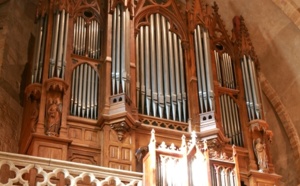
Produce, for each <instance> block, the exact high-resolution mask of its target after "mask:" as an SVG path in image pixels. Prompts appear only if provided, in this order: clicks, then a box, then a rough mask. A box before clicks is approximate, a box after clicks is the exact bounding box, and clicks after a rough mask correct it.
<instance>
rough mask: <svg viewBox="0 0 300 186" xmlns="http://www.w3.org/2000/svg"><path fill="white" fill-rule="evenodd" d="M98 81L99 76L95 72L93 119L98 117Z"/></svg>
mask: <svg viewBox="0 0 300 186" xmlns="http://www.w3.org/2000/svg"><path fill="white" fill-rule="evenodd" d="M98 81H99V78H98V76H97V74H96V75H95V85H94V86H95V96H94V99H95V102H94V103H95V108H94V116H95V119H97V117H98V113H97V111H98V86H97V85H98Z"/></svg>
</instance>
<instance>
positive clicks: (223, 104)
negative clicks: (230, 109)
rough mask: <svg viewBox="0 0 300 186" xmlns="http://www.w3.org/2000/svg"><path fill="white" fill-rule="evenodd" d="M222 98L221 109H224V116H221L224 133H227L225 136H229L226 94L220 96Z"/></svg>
mask: <svg viewBox="0 0 300 186" xmlns="http://www.w3.org/2000/svg"><path fill="white" fill-rule="evenodd" d="M220 100H221V111H222V117H221V119H222V124H223V129H224V134H225V136H227V137H228V128H227V123H226V113H225V103H224V95H222V96H220Z"/></svg>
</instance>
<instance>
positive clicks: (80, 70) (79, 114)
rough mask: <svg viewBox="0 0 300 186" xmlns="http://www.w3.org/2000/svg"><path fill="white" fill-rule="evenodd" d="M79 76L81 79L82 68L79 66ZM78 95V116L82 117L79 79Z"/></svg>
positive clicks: (80, 83) (80, 82)
mask: <svg viewBox="0 0 300 186" xmlns="http://www.w3.org/2000/svg"><path fill="white" fill-rule="evenodd" d="M79 76H80V77H83V66H82V65H80V66H79ZM78 88H79V94H78V116H81V115H82V112H81V110H82V79H81V78H80V81H79V87H78Z"/></svg>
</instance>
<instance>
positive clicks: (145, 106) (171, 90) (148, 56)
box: [136, 13, 188, 122]
mask: <svg viewBox="0 0 300 186" xmlns="http://www.w3.org/2000/svg"><path fill="white" fill-rule="evenodd" d="M149 20H150V23H149V25H145V26H141V27H140V32H139V33H138V34H137V36H136V43H137V44H136V56H137V59H138V61H137V63H138V69H137V73H138V76H137V90H139V91H138V92H137V94H138V96H137V98H138V99H137V106H138V108H139V112H140V113H142V114H145V115H151V116H154V117H160V118H166V119H172V120H177V121H182V122H186V121H187V113H188V111H187V102H186V83H185V73H184V65H183V64H184V60H183V49H182V44H181V39H180V37H179V36H178V35H177V34H176V33H174V32H172V31H170V27H171V26H170V23H169V22H168V21H167V20H166V18H165V17H164V16H162V15H160V14H158V13H157V14H151V15H150V17H149Z"/></svg>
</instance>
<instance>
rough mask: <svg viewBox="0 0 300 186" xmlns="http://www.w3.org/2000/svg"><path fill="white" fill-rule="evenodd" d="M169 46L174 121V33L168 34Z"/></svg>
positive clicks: (175, 104)
mask: <svg viewBox="0 0 300 186" xmlns="http://www.w3.org/2000/svg"><path fill="white" fill-rule="evenodd" d="M168 28H169V29H170V23H168ZM168 42H169V43H168V44H169V60H170V61H169V69H170V80H171V102H172V116H173V120H176V110H177V103H176V89H175V86H176V84H175V70H174V66H175V64H174V52H175V51H174V50H173V45H174V43H173V40H172V32H170V31H169V33H168Z"/></svg>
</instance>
